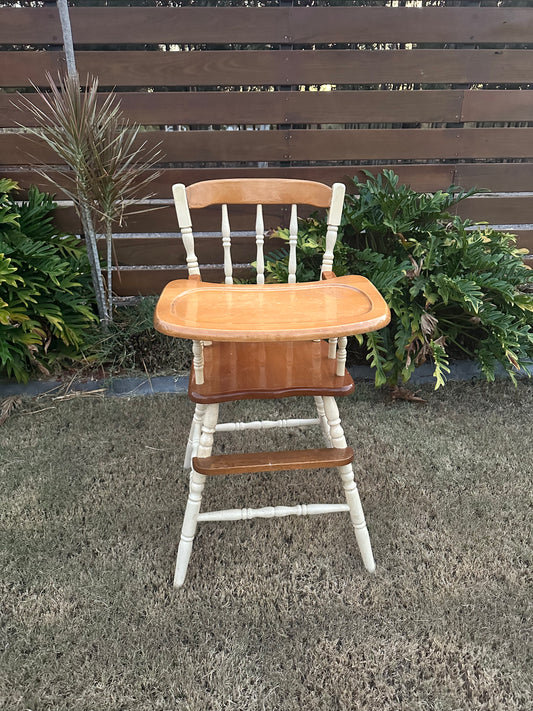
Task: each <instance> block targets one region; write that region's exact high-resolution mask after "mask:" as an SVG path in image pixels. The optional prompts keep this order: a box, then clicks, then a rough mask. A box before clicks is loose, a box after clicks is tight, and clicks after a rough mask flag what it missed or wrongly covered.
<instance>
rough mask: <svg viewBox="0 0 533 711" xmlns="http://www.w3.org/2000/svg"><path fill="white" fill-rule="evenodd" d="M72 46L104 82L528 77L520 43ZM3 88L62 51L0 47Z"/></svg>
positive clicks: (38, 76) (530, 64) (59, 57)
mask: <svg viewBox="0 0 533 711" xmlns="http://www.w3.org/2000/svg"><path fill="white" fill-rule="evenodd" d="M109 54H110V53H109V52H108V51H78V52H77V53H76V61H77V65H78V71H79V73H80V77H81V78H82V80H84V78H85V77H86V76H87V75H88V74H89V75H97V76H98V77H99V80H100V86H102V87H103V88H105V87H114V86H120V87H129V86H141V87H158V86H171V87H172V86H265V85H267V86H270V85H273V86H279V85H285V84H286V85H292V84H312V85H316V84H331V83H334V84H347V85H352V84H367V85H368V84H380V83H386V84H391V83H405V82H407V83H410V82H413V83H415V84H442V83H461V84H463V83H464V84H470V83H474V82H475V83H480V82H487V83H496V82H504V83H507V84H509V83H528V82H529V81H530V79H531V75H532V73H533V52H531V51H530V50H522V49H512V50H509V49H462V50H453V49H447V50H439V49H416V50H359V51H357V52H354V51H352V50H335V49H327V50H317V51H303V50H280V51H272V50H247V51H227V50H221V51H210V50H206V51H202V52H140V51H132V50H127V51H120V50H119V51H114V52H113V61H112V62H111V61H110V56H109ZM0 64H1V65H2V66H3V68H4V74H3V76H4V79H3V80H2V84H3V86H5V87H25V86H30V82H31V81H33V82H34V83H35V84H37V85H38V86H46V85H47V83H48V82H47V80H46V71H49V72H51V73H52V74H53V75H56V74H57V71H58V69H60V68H64V66H65V63H64V57H63V53H62V52H36V51H25V52H6V51H4V52H0Z"/></svg>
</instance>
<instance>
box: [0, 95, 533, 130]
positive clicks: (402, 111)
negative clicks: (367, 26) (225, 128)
mask: <svg viewBox="0 0 533 711" xmlns="http://www.w3.org/2000/svg"><path fill="white" fill-rule="evenodd" d="M471 93H476V94H479V93H488V92H471ZM491 93H495V94H498V95H499V94H501V95H502V96H501V100H496V99H495V102H496V103H497V105H498V106H499V107H500V110H499V113H498V116H499V119H498V120H505V119H506V115H508V119H507V120H526V119H527V118H529V117H530V116H531V111H530V110H529V104H528V102H527V101H524V100H522V102H520V103H519V105H516V103H517V102H513V99H514V98H515V97H516V95H517V94H527V93H528V92H517V91H503V90H502V91H500V92H491ZM463 94H464V92H463V91H457V90H456V91H448V90H442V91H433V90H428V91H364V90H361V91H298V92H282V91H199V92H187V91H174V92H153V93H151V92H150V93H148V92H144V91H140V92H137V91H131V92H117V93H116V94H115V96H116V98H117V100H118V101H120V105H121V108H122V110H123V111H124V115H125V116H126V117H127V118H129V119H130V120H131V121H135V122H136V123H141V124H144V125H154V124H161V125H163V124H177V123H178V124H183V125H211V124H213V123H215V125H219V124H239V125H242V124H265V123H276V124H283V123H289V124H292V123H309V124H317V123H358V122H361V123H373V122H387V121H389V122H395V123H398V122H402V121H403V122H415V121H416V122H429V121H438V122H442V121H453V122H456V121H459V120H460V114H461V104H462V102H463ZM107 96H108V94H107V93H105V92H103V93H102V96H101V100H102V101H103V100H104V99H105V98H106V97H107ZM34 100H35V102H36V103H37V104H38V105H39V106H41V105H42V106H44V104H43V103H42V102H41V101H40V100H39V98H38V97H35V99H34ZM13 102H15V103H17V97H16V95H15V96H14V95H13V94H0V127H5V128H8V127H12V126H17V125H18V124H22V125H24V126H34V125H37V121H36V119H35V118H34V116H33V114H31V113H30V112H29V111H28V110H27V109H24V108H23V107H21V108H18V107H17V106H14V105H13ZM489 103H490V102H489ZM507 106H508V107H509V108H508V110H507V114H506V107H507ZM493 113H494V111H493ZM517 116H518V118H516V117H517ZM465 120H466V119H465ZM468 120H474V119H468ZM476 120H484V119H483V118H480V119H476Z"/></svg>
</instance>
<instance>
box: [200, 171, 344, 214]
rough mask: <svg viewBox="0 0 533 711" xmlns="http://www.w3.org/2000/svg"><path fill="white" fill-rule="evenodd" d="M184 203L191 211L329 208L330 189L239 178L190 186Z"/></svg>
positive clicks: (306, 183) (305, 183)
mask: <svg viewBox="0 0 533 711" xmlns="http://www.w3.org/2000/svg"><path fill="white" fill-rule="evenodd" d="M186 192H187V202H188V204H189V207H190V208H191V209H195V208H202V207H207V206H209V205H222V204H228V205H257V204H258V203H259V204H262V205H272V204H276V205H279V204H282V205H292V204H302V205H314V206H315V207H329V205H330V203H331V188H330V187H329V185H325V184H324V183H318V182H309V181H307V180H301V181H300V180H289V179H287V178H251V179H250V180H247V181H245V182H244V181H242V180H240V179H238V178H235V179H234V178H227V179H225V180H208V181H202V182H201V183H194V184H193V185H189V186H188V187H187V189H186Z"/></svg>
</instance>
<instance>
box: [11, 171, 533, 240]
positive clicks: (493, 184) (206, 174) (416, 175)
mask: <svg viewBox="0 0 533 711" xmlns="http://www.w3.org/2000/svg"><path fill="white" fill-rule="evenodd" d="M486 165H487V164H480V169H481V170H482V169H483V167H484V166H486ZM508 165H509V166H512V168H513V170H506V167H507V166H506V165H505V164H491V165H490V166H487V167H490V168H501V170H502V171H503V173H504V177H503V179H500V178H499V177H498V175H499V172H498V171H490V172H489V173H488V177H489V178H490V182H488V179H487V182H483V180H481V182H479V181H478V180H475V181H474V182H473V183H472V185H479V186H483V187H490V188H491V189H492V190H504V189H513V190H527V189H529V188H530V187H531V184H532V183H533V164H508ZM458 167H461V168H463V167H473V168H476V169H477V168H478V166H477V165H475V166H467V165H466V164H465V165H463V164H461V165H460V166H456V165H446V164H443V163H434V164H431V163H426V164H422V165H380V166H367V167H366V169H368V170H370V171H371V172H373V173H379V172H381V171H382V170H383V169H391V170H394V172H395V173H396V174H397V175H399V176H400V179H401V180H402V182H405V183H408V184H409V185H411V186H412V187H413V188H414V189H415V190H422V191H427V190H439V189H442V188H443V187H447V186H448V185H451V184H452V183H455V182H457V181H456V180H455V178H454V176H455V171H456V170H457V168H458ZM514 168H516V170H514ZM521 168H525V169H526V170H520V169H521ZM50 172H51V175H52V177H53V178H54V179H55V180H60V179H61V178H60V175H59V174H58V173H57V172H54V171H50ZM3 174H4V175H5V176H7V177H10V178H11V179H12V180H16V181H18V183H19V185H20V186H21V188H22V196H25V195H26V194H27V190H28V188H29V187H30V185H37V186H38V187H39V188H40V189H41V190H44V191H48V192H50V191H51V192H53V193H54V194H55V195H56V199H62V198H64V195H63V194H62V193H61V191H60V190H58V189H57V188H55V187H54V188H52V189H51V188H50V184H49V183H48V182H47V181H45V180H44V179H43V178H41V177H40V176H39V175H37V174H36V173H35V171H32V170H31V169H28V168H22V167H21V168H6V169H4V171H3ZM355 175H357V176H358V178H359V179H363V178H364V174H363V172H362V170H361V169H360V168H359V167H358V166H357V165H352V166H348V165H342V166H327V165H326V166H311V167H299V168H298V167H288V168H287V167H270V168H269V167H262V168H257V167H256V168H244V167H239V168H211V167H207V168H203V167H198V168H183V169H178V168H167V169H165V170H163V171H162V173H161V174H160V175H159V176H158V177H157V179H156V180H154V181H153V182H152V183H151V186H150V187H151V190H152V191H153V192H154V193H155V197H156V198H162V199H171V197H172V185H174V183H184V184H185V185H190V184H191V183H196V182H198V181H200V180H214V179H223V178H259V177H264V178H297V179H300V180H317V181H319V182H322V183H327V184H328V185H332V184H333V183H335V182H345V183H347V184H348V187H349V179H350V178H353V177H354V176H355ZM475 175H476V177H479V178H480V179H481V178H482V177H483V176H482V174H480V175H478V173H477V172H476V173H475ZM507 181H509V184H511V183H512V186H513V187H511V188H509V187H508V182H507ZM518 181H520V182H518ZM464 182H465V184H467V183H468V187H470V182H469V178H468V176H466V177H465V178H464ZM171 231H174V230H171Z"/></svg>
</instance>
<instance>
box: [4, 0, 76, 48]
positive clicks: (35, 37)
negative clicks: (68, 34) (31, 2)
mask: <svg viewBox="0 0 533 711" xmlns="http://www.w3.org/2000/svg"><path fill="white" fill-rule="evenodd" d="M0 44H56V45H62V44H63V35H62V32H61V23H60V21H59V13H58V11H57V8H56V7H55V3H54V5H52V6H50V5H49V6H48V7H44V8H31V9H30V8H20V7H17V8H12V7H2V8H0Z"/></svg>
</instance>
